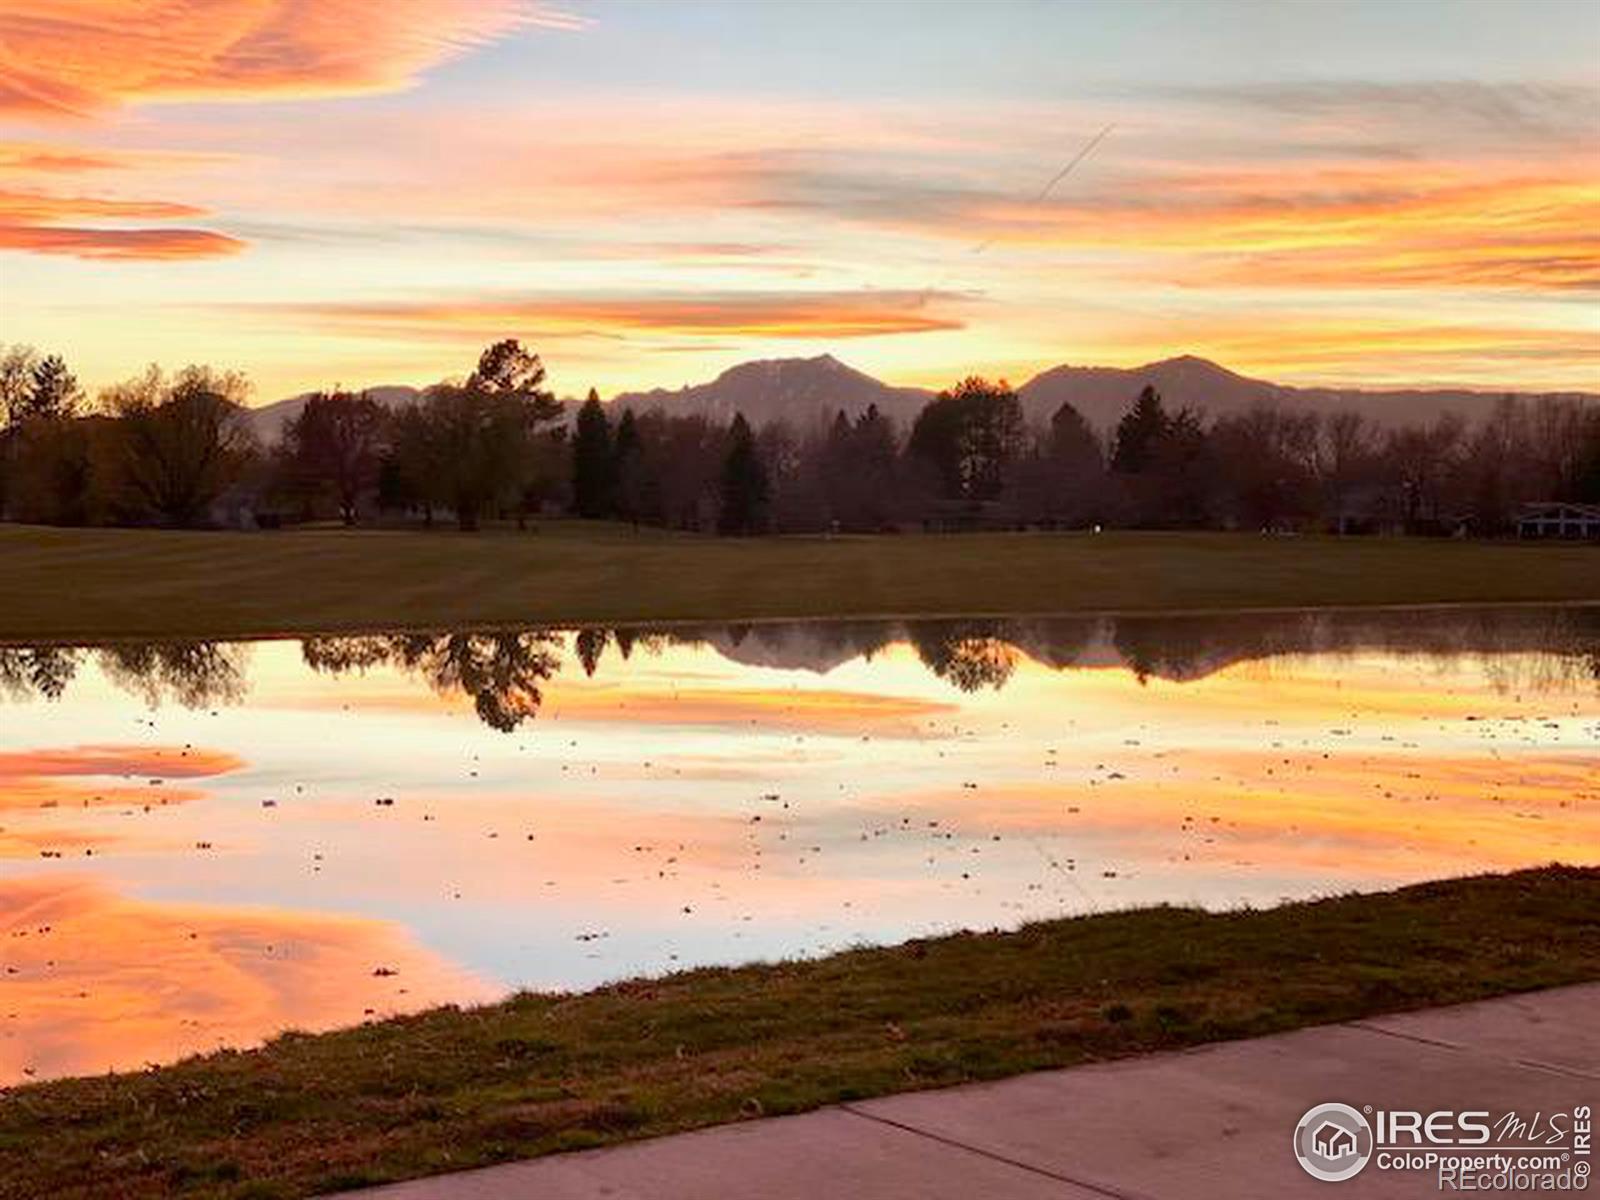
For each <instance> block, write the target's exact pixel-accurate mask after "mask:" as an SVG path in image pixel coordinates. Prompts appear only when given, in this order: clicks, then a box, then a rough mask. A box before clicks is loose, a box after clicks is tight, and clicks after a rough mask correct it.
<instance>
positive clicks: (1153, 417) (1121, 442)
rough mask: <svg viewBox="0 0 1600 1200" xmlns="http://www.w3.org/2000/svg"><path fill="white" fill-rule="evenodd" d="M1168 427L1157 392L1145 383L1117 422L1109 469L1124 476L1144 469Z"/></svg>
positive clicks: (1165, 412)
mask: <svg viewBox="0 0 1600 1200" xmlns="http://www.w3.org/2000/svg"><path fill="white" fill-rule="evenodd" d="M1171 427H1172V421H1171V418H1169V417H1168V416H1167V410H1166V408H1165V407H1163V405H1162V403H1161V393H1160V392H1158V391H1156V390H1155V388H1153V387H1150V386H1149V385H1148V384H1147V385H1146V386H1145V387H1144V389H1143V390H1141V391H1140V393H1139V398H1138V399H1137V400H1135V401H1134V403H1133V407H1132V408H1131V409H1129V410H1128V412H1127V413H1126V414H1125V415H1124V416H1123V418H1122V420H1121V421H1119V422H1117V433H1116V438H1115V439H1114V441H1113V442H1112V447H1111V469H1112V470H1113V471H1120V472H1122V473H1123V474H1125V475H1137V474H1139V473H1140V472H1141V471H1144V470H1145V469H1146V468H1148V467H1149V466H1150V464H1151V462H1152V460H1153V459H1154V457H1155V454H1156V449H1157V447H1158V445H1159V444H1160V442H1161V439H1162V438H1164V437H1166V436H1167V433H1168V431H1169V430H1170V429H1171Z"/></svg>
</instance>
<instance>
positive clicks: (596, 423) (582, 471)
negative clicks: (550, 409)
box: [572, 388, 615, 520]
mask: <svg viewBox="0 0 1600 1200" xmlns="http://www.w3.org/2000/svg"><path fill="white" fill-rule="evenodd" d="M614 477H615V464H614V462H613V461H612V450H611V422H610V420H609V419H607V417H606V410H605V409H604V407H602V406H601V404H600V397H599V396H598V395H597V394H596V393H595V390H594V389H593V388H590V389H589V398H588V399H587V400H585V401H584V402H583V407H582V408H580V409H579V410H578V420H577V425H576V428H575V429H574V431H573V437H572V508H573V511H574V512H576V513H577V514H578V515H579V516H580V517H587V518H589V519H591V520H593V519H596V518H599V517H607V516H610V515H611V513H612V498H613V491H614V489H613V486H612V484H613V480H614Z"/></svg>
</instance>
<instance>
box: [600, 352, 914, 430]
mask: <svg viewBox="0 0 1600 1200" xmlns="http://www.w3.org/2000/svg"><path fill="white" fill-rule="evenodd" d="M932 398H933V393H932V392H930V391H928V390H927V389H925V388H914V387H894V386H892V385H891V384H887V383H883V382H881V381H880V380H877V379H874V378H873V377H872V376H871V375H868V374H866V373H865V372H863V371H858V370H856V369H855V368H854V367H848V366H846V365H845V364H844V363H842V362H840V361H839V360H838V359H836V358H834V357H833V355H831V354H822V355H818V356H817V357H816V358H768V359H760V360H757V361H755V362H747V363H740V364H739V365H738V366H736V367H729V368H728V369H727V370H726V371H724V372H723V373H722V374H721V375H718V376H717V377H716V378H715V379H713V380H712V381H711V382H710V383H702V384H698V385H696V386H694V387H682V388H679V389H678V390H677V391H669V390H668V389H666V388H654V389H652V390H650V391H648V392H624V393H622V394H621V395H619V396H617V397H616V398H615V399H614V400H613V401H612V403H613V405H615V406H617V407H619V408H623V407H631V408H633V409H635V410H637V411H640V412H644V411H647V410H649V409H653V408H659V409H661V410H662V411H663V412H666V413H670V414H672V415H674V416H687V415H691V414H693V415H700V416H706V417H710V418H711V419H712V420H715V421H719V422H720V421H730V420H732V419H733V414H734V413H736V412H742V413H744V415H745V419H746V420H747V421H749V422H750V423H751V424H753V425H764V424H766V423H768V422H770V421H776V420H780V419H782V420H786V421H789V422H790V423H791V424H794V425H796V426H798V427H800V428H805V427H806V426H808V425H811V424H814V423H815V422H816V421H818V420H826V419H831V418H832V417H833V415H834V413H836V412H837V411H838V410H839V409H841V408H842V409H844V411H845V412H847V413H849V414H850V415H851V416H854V415H855V414H857V413H860V412H865V411H866V409H867V407H868V406H869V405H872V404H876V405H877V406H878V409H879V411H880V412H883V413H885V414H887V415H889V416H892V417H894V418H895V419H896V420H899V421H902V422H904V421H909V420H910V419H911V418H912V417H915V416H916V414H917V412H918V410H919V409H921V408H922V406H923V405H924V404H926V403H927V402H928V401H929V400H930V399H932Z"/></svg>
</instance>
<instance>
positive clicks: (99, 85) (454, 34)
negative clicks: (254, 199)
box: [0, 0, 583, 116]
mask: <svg viewBox="0 0 1600 1200" xmlns="http://www.w3.org/2000/svg"><path fill="white" fill-rule="evenodd" d="M582 24H583V21H582V20H581V19H580V18H578V17H575V16H572V15H570V14H567V13H564V12H562V11H560V10H557V9H553V8H548V7H545V6H543V5H541V4H537V3H533V2H532V0H384V2H383V3H381V4H372V3H368V2H367V0H316V2H315V3H312V2H310V0H6V2H5V3H4V4H0V113H6V112H10V113H13V114H23V115H33V116H39V115H47V116H49V115H55V116H60V115H68V116H85V115H89V114H93V113H96V112H99V111H101V110H104V109H107V108H111V107H114V106H116V105H117V104H120V103H124V102H130V101H133V102H137V101H149V100H157V101H159V100H232V99H250V98H259V97H284V98H296V97H306V96H330V95H350V94H358V93H363V92H383V91H393V90H395V89H397V88H401V87H404V86H405V85H406V84H408V83H410V82H411V81H412V80H413V79H415V78H416V77H417V75H419V74H421V73H422V72H423V71H426V70H427V69H428V68H430V67H432V66H435V65H437V64H438V63H441V62H444V61H445V60H447V59H450V58H453V57H455V56H457V55H459V54H461V53H463V52H465V51H467V50H469V49H471V48H472V47H474V46H478V45H482V44H484V43H486V42H489V41H492V40H493V39H495V38H497V37H500V36H502V35H504V34H506V33H508V32H510V31H512V30H514V29H517V28H519V27H523V26H530V25H538V26H542V27H545V28H557V29H572V28H577V27H580V26H581V25H582Z"/></svg>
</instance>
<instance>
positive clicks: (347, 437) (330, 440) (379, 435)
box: [282, 390, 388, 525]
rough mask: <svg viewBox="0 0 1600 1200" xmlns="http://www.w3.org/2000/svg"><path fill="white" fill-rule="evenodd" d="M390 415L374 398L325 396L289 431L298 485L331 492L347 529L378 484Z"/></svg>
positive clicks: (290, 463) (288, 454) (287, 447)
mask: <svg viewBox="0 0 1600 1200" xmlns="http://www.w3.org/2000/svg"><path fill="white" fill-rule="evenodd" d="M387 427H388V414H387V413H385V412H384V410H383V407H382V406H381V405H380V404H379V403H378V402H377V401H376V400H374V399H372V397H371V396H369V395H367V394H366V393H363V394H361V395H359V396H356V395H352V394H351V393H349V392H341V391H338V390H335V391H331V392H319V393H317V394H316V395H315V396H312V397H311V398H310V399H309V400H307V401H306V405H305V407H304V408H303V409H301V410H300V415H299V416H297V417H296V418H295V419H294V420H292V421H291V422H289V424H288V426H287V428H285V430H284V438H283V449H282V454H283V457H284V460H285V463H286V465H287V467H288V469H289V471H290V472H291V474H292V475H293V476H294V478H295V481H296V482H298V483H300V484H301V485H303V486H308V487H311V488H314V489H318V490H326V491H328V492H331V493H332V495H333V498H334V501H335V503H336V504H337V505H338V508H339V518H340V520H342V521H343V522H344V523H345V524H346V525H354V524H355V523H356V511H357V507H358V505H359V504H360V501H361V499H362V497H364V496H366V495H368V494H369V493H370V492H372V491H373V490H374V489H375V488H376V487H377V484H378V467H379V463H380V461H381V457H382V455H383V453H384V450H385V447H386V445H387Z"/></svg>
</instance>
